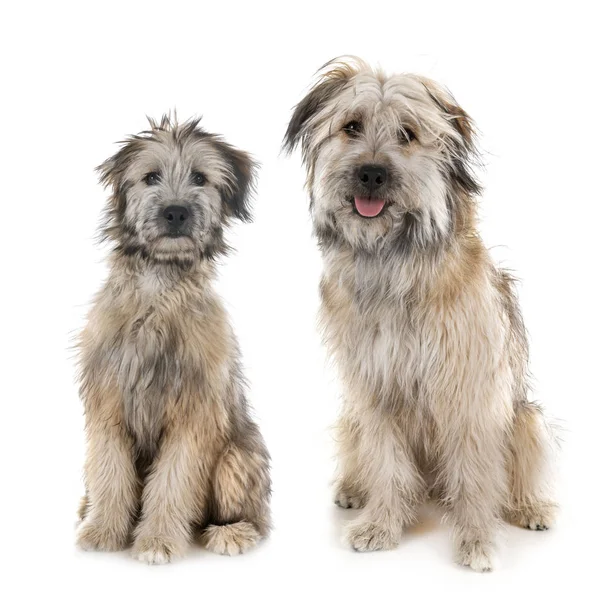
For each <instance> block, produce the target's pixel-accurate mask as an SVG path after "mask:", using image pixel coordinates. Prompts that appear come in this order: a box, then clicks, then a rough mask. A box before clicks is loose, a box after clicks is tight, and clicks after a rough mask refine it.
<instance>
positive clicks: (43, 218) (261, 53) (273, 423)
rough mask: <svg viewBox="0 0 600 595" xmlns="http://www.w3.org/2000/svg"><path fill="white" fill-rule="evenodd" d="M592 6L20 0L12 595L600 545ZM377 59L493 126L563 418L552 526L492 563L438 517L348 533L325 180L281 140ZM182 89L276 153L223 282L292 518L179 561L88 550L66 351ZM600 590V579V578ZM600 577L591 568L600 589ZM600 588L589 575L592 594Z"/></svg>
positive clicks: (150, 589)
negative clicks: (330, 88) (308, 105)
mask: <svg viewBox="0 0 600 595" xmlns="http://www.w3.org/2000/svg"><path fill="white" fill-rule="evenodd" d="M592 5H593V3H592V2H586V3H584V2H576V1H571V2H567V3H564V5H563V4H562V3H553V2H550V1H546V2H540V3H537V2H525V1H524V0H522V1H520V2H517V3H514V5H513V4H512V3H510V2H502V3H499V4H497V5H496V6H493V5H492V3H488V2H476V3H473V4H472V5H470V4H468V3H464V2H459V1H452V2H439V3H435V4H434V3H431V2H422V1H418V0H413V1H411V2H400V1H395V2H388V3H385V2H374V1H366V0H365V1H363V2H324V1H321V2H318V3H314V4H313V3H310V2H297V3H288V2H283V1H282V2H277V3H273V4H272V5H267V4H265V5H261V4H259V3H257V2H246V3H240V5H239V6H236V5H235V4H234V3H230V2H224V1H221V2H218V1H217V0H214V1H213V2H210V3H206V2H177V1H174V0H172V1H170V2H164V3H161V2H137V3H133V2H117V3H111V2H108V1H106V0H105V1H103V2H89V3H84V2H81V3H75V2H74V3H72V4H68V3H65V2H37V3H36V2H27V3H25V2H21V3H19V4H18V6H17V3H8V2H6V3H3V7H2V14H1V15H0V23H1V25H0V27H1V29H2V30H1V32H0V33H1V34H0V44H1V48H0V50H1V52H0V60H1V62H2V69H1V75H0V76H1V79H0V85H1V87H2V91H1V92H0V102H1V107H2V124H1V126H0V151H1V152H2V155H1V159H0V164H1V165H0V167H1V172H2V180H1V186H0V187H1V189H2V190H1V194H2V207H1V211H0V212H1V214H2V219H1V221H2V223H1V229H2V231H1V232H0V242H1V249H0V258H1V259H2V264H1V269H0V279H1V280H2V289H1V291H0V300H1V302H2V303H1V309H0V317H1V321H2V327H1V328H2V335H1V336H2V339H1V349H2V357H1V358H0V362H1V365H2V385H1V386H2V392H1V395H0V396H1V398H2V409H1V411H2V417H1V418H0V422H1V428H0V440H1V449H0V456H1V457H2V460H1V468H2V475H1V477H2V488H1V491H0V498H1V500H2V503H1V508H0V511H1V514H2V517H1V518H2V521H1V524H0V549H1V551H2V553H1V558H0V560H1V566H2V571H1V572H0V589H2V591H3V592H4V593H27V592H40V591H41V590H44V592H46V591H48V590H50V591H52V589H57V590H58V589H60V590H61V591H71V590H77V592H82V593H134V592H135V593H178V592H184V591H185V592H188V593H207V592H208V593H210V592H214V591H217V590H218V592H224V593H234V592H239V591H240V590H243V591H244V592H250V593H253V592H260V593H282V592H283V593H287V592H301V593H304V592H307V591H308V592H314V593H325V592H329V593H346V592H349V593H352V592H360V591H365V592H367V591H368V592H369V593H378V592H383V591H384V590H385V591H386V592H394V593H395V592H398V593H406V592H410V591H411V590H413V589H418V592H425V593H429V592H434V590H435V591H436V592H439V591H440V590H441V591H442V592H460V593H463V592H466V593H470V592H476V591H477V592H479V591H480V590H482V589H484V590H485V591H486V592H506V591H507V590H508V589H510V591H511V592H513V593H515V592H516V593H523V592H526V591H528V592H530V591H535V592H541V591H547V588H548V587H553V588H561V587H569V588H570V590H571V591H573V590H576V591H577V590H578V588H577V585H578V584H581V582H582V581H584V580H586V579H591V576H592V573H593V572H594V571H595V570H596V567H597V564H598V559H597V554H598V545H597V544H598V541H597V539H596V538H595V537H594V534H595V533H596V532H597V521H596V518H595V517H596V512H595V511H596V505H597V503H596V501H595V498H596V497H597V496H598V493H599V488H600V485H599V482H598V454H599V452H598V451H599V449H598V433H599V425H598V421H599V420H598V417H599V413H600V409H599V404H598V403H599V397H600V394H599V389H598V381H597V376H598V374H597V369H598V366H599V365H600V360H599V357H598V356H599V350H598V337H599V336H600V324H599V319H598V291H597V277H598V256H599V250H598V243H597V238H598V231H597V228H598V219H599V215H600V209H599V207H598V203H599V201H600V193H599V192H598V176H597V172H598V169H599V159H600V152H599V150H598V144H599V140H598V139H599V138H600V126H599V115H598V105H599V104H598V90H599V89H598V59H599V58H600V56H599V51H598V44H597V41H596V40H597V30H596V27H595V23H597V19H595V18H593V16H592ZM340 54H356V55H358V56H361V57H363V58H365V59H367V60H369V61H371V62H373V63H380V64H381V65H382V66H383V67H384V68H386V69H387V70H389V71H417V72H420V73H422V74H426V75H429V76H431V77H433V78H436V79H438V80H440V81H441V82H442V83H444V84H446V85H447V86H448V87H449V88H450V89H451V90H452V91H453V93H454V94H455V96H456V97H457V99H458V100H459V102H460V103H461V104H462V105H463V107H464V108H465V109H466V110H467V111H468V112H469V113H470V114H471V115H472V116H473V117H474V119H475V120H476V122H477V124H478V126H479V129H480V130H481V147H482V150H483V152H484V161H485V163H486V168H485V170H482V171H481V172H480V177H481V179H482V181H483V182H484V185H485V187H486V192H485V195H484V197H483V198H482V201H481V211H480V215H481V230H482V235H483V238H484V240H485V243H486V245H488V246H490V247H491V248H492V251H493V255H494V257H495V258H496V260H497V261H499V262H501V263H503V264H504V265H506V266H508V267H510V268H512V269H514V270H515V271H516V272H517V274H518V276H519V277H520V278H521V279H522V284H521V285H520V289H519V291H520V296H521V303H522V307H523V311H524V315H525V319H526V322H527V325H528V328H529V332H530V336H531V348H532V349H531V351H532V371H533V374H534V376H535V378H536V383H535V384H536V393H537V394H536V396H537V397H538V398H539V399H540V400H542V402H543V403H544V404H545V405H546V408H547V410H548V412H549V413H550V414H551V415H552V416H553V417H555V418H558V419H559V420H560V423H561V424H562V426H563V427H564V432H563V440H564V444H563V455H562V472H561V475H560V480H559V493H560V499H561V503H562V513H561V516H560V519H559V523H558V526H557V527H556V529H554V530H552V531H550V532H548V533H542V534H539V533H537V534H536V533H529V532H526V531H524V530H519V529H516V528H507V529H506V531H505V532H504V534H503V535H502V536H501V537H500V539H499V549H498V563H497V569H496V571H495V572H494V573H493V574H491V575H476V574H475V573H473V572H471V571H469V570H466V569H462V568H459V567H457V566H455V565H454V564H453V562H452V554H451V548H450V539H449V534H448V528H447V527H445V526H443V525H440V523H439V519H438V516H437V513H436V512H435V511H431V510H430V511H428V512H427V513H426V514H425V515H424V517H423V521H422V523H421V524H420V525H419V526H417V527H415V528H414V529H412V530H410V531H408V532H407V534H406V536H405V538H404V540H403V541H402V543H401V545H400V547H399V548H398V549H397V550H396V551H393V552H385V553H373V554H356V553H353V552H351V551H349V550H348V549H347V548H346V547H345V546H344V545H343V544H342V543H341V539H340V536H341V526H342V523H343V521H344V520H345V519H346V518H349V517H350V516H351V513H347V512H342V511H339V510H336V509H335V507H334V505H333V503H332V494H331V488H330V480H331V479H332V477H333V471H334V460H333V448H332V443H331V439H330V432H329V427H330V426H331V424H332V423H333V422H334V420H335V415H336V411H337V408H338V405H339V389H338V387H337V385H336V382H335V375H334V373H333V372H332V371H331V370H330V369H329V368H328V367H327V366H326V361H325V354H324V351H323V349H322V347H321V344H320V340H319V336H318V333H317V332H316V325H315V316H316V310H317V307H318V296H317V283H318V279H319V273H320V259H319V255H318V252H317V249H316V246H315V242H314V240H313V239H312V237H311V226H310V221H309V215H308V209H307V206H308V199H307V197H306V194H305V192H304V190H303V182H304V173H303V171H302V170H301V166H300V159H299V156H298V155H295V156H294V157H293V158H292V159H286V158H284V157H282V156H280V155H279V148H280V143H281V140H282V137H283V134H284V131H285V128H286V125H287V121H288V119H289V116H290V114H291V108H292V106H293V105H294V104H295V103H297V102H298V101H299V100H300V98H301V97H302V93H303V92H304V91H305V90H306V88H307V86H308V85H309V83H310V82H311V77H312V75H313V73H314V72H315V70H316V69H317V68H318V67H319V66H320V65H322V64H323V63H324V62H326V61H327V60H329V59H330V58H333V57H334V56H337V55H340ZM174 107H176V108H177V109H178V112H179V114H180V116H181V117H182V118H187V117H190V116H193V115H196V114H203V115H204V120H203V121H204V124H205V126H206V127H207V128H208V129H209V130H210V131H214V132H220V133H223V134H224V135H225V137H226V138H227V139H228V140H229V141H230V142H232V143H234V144H236V145H238V146H239V147H241V148H244V149H246V150H249V151H251V152H252V153H253V154H254V155H255V156H256V157H257V158H258V159H259V160H260V162H261V163H262V169H261V173H260V180H259V184H258V192H257V199H256V208H255V223H253V224H251V225H246V226H239V227H237V228H236V229H235V230H233V233H232V234H231V239H232V242H233V244H234V245H235V246H236V248H237V253H236V254H235V255H233V256H232V257H230V258H229V260H228V261H227V262H226V263H224V264H223V267H222V269H221V277H220V281H219V287H220V291H221V293H222V295H223V297H224V299H225V301H226V303H227V304H228V309H229V311H230V313H231V316H232V318H233V321H234V324H235V327H236V329H237V332H238V335H239V338H240V341H241V345H242V349H243V353H244V362H245V367H246V371H247V375H248V378H249V381H250V383H251V391H250V398H251V401H252V402H253V404H254V407H255V411H256V416H257V418H258V420H259V422H260V424H261V427H262V430H263V432H264V435H265V438H266V440H267V443H268V445H269V447H270V450H271V453H272V456H273V480H274V495H273V512H274V521H275V530H274V532H273V534H272V536H271V537H270V539H269V540H268V541H267V542H265V543H264V544H263V545H261V546H260V547H259V548H257V549H256V550H254V551H252V552H251V553H248V554H246V555H244V556H242V557H239V558H225V557H219V556H217V555H214V554H210V553H208V552H205V551H203V550H200V549H197V548H194V549H192V550H191V551H190V553H189V556H188V557H187V558H186V559H185V560H183V561H179V562H176V563H174V564H172V565H170V566H167V567H146V566H144V565H142V564H140V563H139V562H136V561H134V560H132V559H131V558H130V557H129V553H128V552H123V553H117V554H99V553H85V552H80V551H77V550H76V548H75V546H74V525H75V518H76V516H75V511H76V508H77V505H78V501H79V497H80V496H81V494H82V482H81V469H82V464H83V458H84V434H83V417H82V408H81V405H80V403H79V401H78V396H77V387H76V384H75V381H74V376H75V372H74V365H73V359H72V354H71V353H70V352H69V349H68V348H69V344H70V343H71V342H72V337H73V334H74V332H75V331H76V330H77V329H79V328H81V326H82V324H83V320H84V315H85V312H86V309H87V306H88V304H89V302H90V298H91V296H92V294H93V292H94V291H95V290H96V289H97V288H98V287H99V285H100V283H101V281H102V280H103V279H104V277H105V276H106V268H105V265H104V264H103V259H104V256H105V254H106V248H103V247H100V246H98V245H97V244H96V243H94V236H95V233H96V230H97V225H98V221H99V216H100V212H101V209H102V206H103V204H104V201H105V199H106V192H104V191H103V190H102V189H101V188H100V187H99V185H98V184H97V179H96V175H95V173H94V171H93V168H94V167H95V166H96V165H98V164H99V163H100V162H101V161H102V160H104V159H105V158H106V157H108V156H109V155H111V153H112V152H113V151H114V150H115V145H114V143H115V141H118V140H120V139H122V138H123V137H124V136H125V135H126V134H129V133H134V132H138V131H140V130H142V129H144V128H145V127H146V121H145V114H148V115H152V116H155V117H158V116H160V115H161V114H162V113H163V112H165V111H167V110H169V109H171V108H174ZM595 582H596V583H597V581H595ZM592 584H593V583H592ZM589 588H591V587H589Z"/></svg>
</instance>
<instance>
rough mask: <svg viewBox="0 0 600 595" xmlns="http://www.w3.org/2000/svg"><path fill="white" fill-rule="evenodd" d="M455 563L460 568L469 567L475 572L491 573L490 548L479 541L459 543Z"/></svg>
mask: <svg viewBox="0 0 600 595" xmlns="http://www.w3.org/2000/svg"><path fill="white" fill-rule="evenodd" d="M456 561H457V562H458V563H459V564H461V565H462V566H469V567H471V568H472V569H473V570H475V571H476V572H491V571H492V570H493V564H492V556H491V552H490V548H489V547H488V546H486V545H484V544H482V543H481V542H480V541H470V542H463V543H461V545H460V547H459V548H458V552H457V555H456Z"/></svg>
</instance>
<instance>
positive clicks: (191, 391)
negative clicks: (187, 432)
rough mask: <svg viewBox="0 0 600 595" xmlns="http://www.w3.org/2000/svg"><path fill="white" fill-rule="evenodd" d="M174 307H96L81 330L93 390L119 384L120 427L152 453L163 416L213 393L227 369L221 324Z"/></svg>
mask: <svg viewBox="0 0 600 595" xmlns="http://www.w3.org/2000/svg"><path fill="white" fill-rule="evenodd" d="M101 305H104V304H101ZM176 306H177V307H173V305H172V304H171V303H170V302H168V301H164V300H163V301H162V302H161V301H156V302H155V303H154V304H147V305H142V304H140V303H139V302H138V303H137V304H136V303H135V302H134V301H133V300H130V301H129V302H127V301H125V302H122V303H118V302H117V303H111V304H110V305H109V306H108V307H106V308H98V310H97V311H96V312H95V315H94V317H93V319H92V320H91V321H90V328H88V331H87V336H88V337H89V341H88V349H87V360H88V361H89V362H90V364H89V365H88V370H89V372H90V374H92V375H93V376H94V378H96V379H98V384H99V385H105V386H106V385H109V384H110V385H116V386H117V388H118V392H119V398H120V400H121V404H122V412H123V421H124V423H125V424H126V426H127V428H128V429H129V431H130V432H131V434H132V435H133V436H134V438H135V440H136V442H137V444H138V447H139V448H140V449H142V450H146V451H152V450H153V449H154V448H155V446H156V444H157V443H158V441H159V439H160V435H161V433H162V431H163V428H164V426H165V423H167V421H168V417H169V415H173V414H177V411H179V410H181V411H180V413H181V414H182V415H186V409H187V410H188V411H187V413H189V409H190V408H194V407H195V406H197V403H198V401H199V400H201V399H205V398H210V394H209V393H211V394H212V393H214V392H215V391H218V390H219V386H217V385H218V382H219V380H220V379H221V378H222V377H223V373H222V371H223V369H224V366H225V364H226V361H225V359H226V358H225V355H226V353H227V352H228V348H227V346H226V342H227V337H228V333H227V328H226V325H225V324H224V321H223V320H222V318H219V317H218V316H216V315H215V313H214V312H211V311H204V310H203V309H202V308H200V307H196V306H194V307H186V306H185V305H182V304H177V305H176ZM207 309H208V310H210V305H208V306H207ZM99 392H100V393H101V391H99ZM99 398H102V397H101V394H100V397H99Z"/></svg>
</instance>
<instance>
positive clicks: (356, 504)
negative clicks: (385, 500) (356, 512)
mask: <svg viewBox="0 0 600 595" xmlns="http://www.w3.org/2000/svg"><path fill="white" fill-rule="evenodd" d="M365 500H366V499H365V498H364V497H363V496H362V495H360V494H350V493H349V492H347V491H346V490H344V489H343V488H340V489H339V490H338V492H337V494H336V496H335V503H336V504H337V505H338V506H339V507H340V508H363V507H364V506H365V504H366V502H365Z"/></svg>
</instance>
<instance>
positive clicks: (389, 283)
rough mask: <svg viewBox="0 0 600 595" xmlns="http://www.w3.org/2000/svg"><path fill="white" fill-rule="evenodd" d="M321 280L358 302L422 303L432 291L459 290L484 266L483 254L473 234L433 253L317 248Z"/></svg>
mask: <svg viewBox="0 0 600 595" xmlns="http://www.w3.org/2000/svg"><path fill="white" fill-rule="evenodd" d="M322 252H323V259H324V277H325V278H329V279H332V280H335V281H336V282H337V283H340V284H342V285H343V286H344V287H345V288H346V290H347V291H349V292H350V293H352V294H353V295H354V296H355V297H357V298H359V299H360V301H366V302H369V301H371V300H375V301H377V300H381V299H383V300H389V301H392V302H406V301H411V302H412V301H414V300H424V299H426V298H427V296H428V295H429V294H430V292H431V291H432V290H433V288H435V289H436V291H439V289H440V288H441V287H448V288H449V291H451V293H456V291H460V287H461V284H462V285H464V284H465V283H469V282H471V281H472V278H473V276H474V275H475V274H476V273H477V272H478V271H480V270H481V267H482V266H484V267H485V266H486V263H487V261H488V256H487V252H486V250H485V248H484V246H483V243H482V242H481V239H480V237H479V236H478V234H477V233H476V232H475V231H474V230H473V229H469V230H463V233H461V234H459V235H457V236H454V237H452V238H450V239H449V240H448V241H447V242H444V243H443V244H442V245H440V246H437V247H435V248H434V249H431V248H430V249H426V250H418V249H414V250H410V251H406V252H404V253H403V254H397V253H395V252H394V251H393V250H390V251H382V252H378V253H365V252H361V251H360V250H355V249H354V248H352V247H351V246H349V245H342V244H336V245H333V246H329V247H324V248H322Z"/></svg>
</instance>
